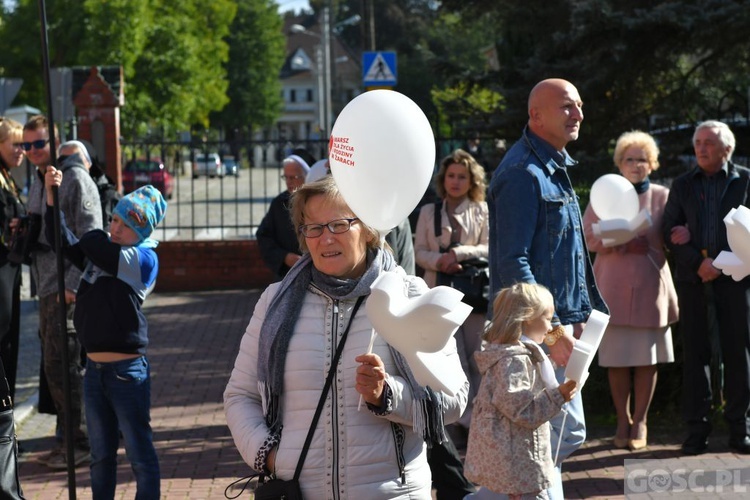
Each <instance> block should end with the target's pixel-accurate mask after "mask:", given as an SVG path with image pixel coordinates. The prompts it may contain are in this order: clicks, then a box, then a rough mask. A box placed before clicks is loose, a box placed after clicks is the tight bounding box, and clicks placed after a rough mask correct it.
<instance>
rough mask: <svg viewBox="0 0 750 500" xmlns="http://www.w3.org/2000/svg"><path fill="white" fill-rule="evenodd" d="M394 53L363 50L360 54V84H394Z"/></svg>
mask: <svg viewBox="0 0 750 500" xmlns="http://www.w3.org/2000/svg"><path fill="white" fill-rule="evenodd" d="M396 75H397V70H396V53H395V52H364V53H363V54H362V84H363V85H364V86H365V87H373V86H381V87H382V86H394V85H396V81H397V78H396Z"/></svg>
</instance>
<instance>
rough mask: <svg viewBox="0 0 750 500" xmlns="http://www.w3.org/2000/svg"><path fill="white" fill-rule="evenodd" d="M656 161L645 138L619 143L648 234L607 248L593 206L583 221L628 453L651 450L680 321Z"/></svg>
mask: <svg viewBox="0 0 750 500" xmlns="http://www.w3.org/2000/svg"><path fill="white" fill-rule="evenodd" d="M658 157H659V148H658V147H657V146H656V142H655V141H654V139H653V137H651V136H650V135H649V134H646V133H645V132H640V131H632V132H626V133H624V134H622V135H621V136H620V138H619V139H618V140H617V145H616V146H615V154H614V161H615V165H617V168H618V169H619V170H620V173H621V174H622V175H623V177H625V178H626V179H627V180H629V181H630V182H631V183H633V186H634V187H635V190H636V192H637V193H638V200H639V203H640V209H641V210H642V209H644V208H645V209H646V210H648V211H649V213H650V214H651V220H652V221H653V224H652V226H651V227H650V228H649V229H647V230H646V231H643V232H642V233H641V234H639V235H638V236H637V237H636V238H634V239H633V240H631V241H629V242H628V243H626V244H624V245H617V246H613V247H605V246H604V245H603V244H602V240H601V239H600V238H598V237H596V236H595V235H594V233H593V231H592V228H591V225H592V224H593V223H596V222H598V221H599V219H598V217H597V216H596V214H595V213H594V210H593V209H592V208H591V205H589V206H588V207H587V208H586V213H585V214H584V217H583V223H584V228H585V232H586V243H587V244H588V247H589V250H591V251H592V252H596V254H597V255H596V260H595V261H594V275H595V276H596V283H597V285H598V286H599V289H600V290H601V293H602V297H603V298H604V300H605V301H606V303H607V305H608V306H609V309H610V313H611V317H610V321H609V326H608V327H607V331H606V332H605V334H604V338H603V339H602V343H601V345H600V347H599V365H600V366H603V367H607V368H608V373H609V386H610V390H611V391H612V401H613V402H614V405H615V410H616V412H617V431H616V434H615V438H614V444H615V447H617V448H630V449H631V450H638V449H641V448H644V447H645V446H646V444H647V433H648V430H647V427H646V417H647V414H648V408H649V406H650V405H651V399H652V397H653V395H654V389H655V388H656V379H657V364H659V363H671V362H673V361H674V354H673V352H672V333H671V330H670V327H669V325H670V324H672V323H674V322H675V321H677V317H678V310H677V295H676V293H675V288H674V284H673V283H672V275H671V273H670V271H669V265H668V264H667V260H666V257H665V255H664V241H663V239H662V236H661V231H660V228H661V219H662V215H663V213H664V206H665V205H666V203H667V195H668V194H669V190H668V189H667V188H665V187H663V186H658V185H655V184H651V183H650V182H649V178H648V176H649V174H650V173H651V172H652V171H654V170H656V169H657V168H659V161H658ZM631 372H632V380H633V381H632V383H631ZM631 390H632V392H633V397H634V403H635V404H634V410H633V413H632V415H631V413H630V394H631Z"/></svg>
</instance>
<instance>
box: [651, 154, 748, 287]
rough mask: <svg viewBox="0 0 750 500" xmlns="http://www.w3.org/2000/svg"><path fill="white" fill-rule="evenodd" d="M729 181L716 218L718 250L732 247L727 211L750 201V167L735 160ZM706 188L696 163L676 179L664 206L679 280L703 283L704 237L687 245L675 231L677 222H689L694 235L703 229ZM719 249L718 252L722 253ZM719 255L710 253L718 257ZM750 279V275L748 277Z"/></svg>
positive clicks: (667, 238) (664, 227)
mask: <svg viewBox="0 0 750 500" xmlns="http://www.w3.org/2000/svg"><path fill="white" fill-rule="evenodd" d="M727 167H728V171H727V183H726V186H725V188H724V192H723V194H722V196H721V202H720V203H721V206H720V207H719V211H718V213H717V215H718V218H719V220H717V221H713V222H714V226H715V227H716V228H717V231H718V233H719V234H718V235H717V236H718V237H717V240H718V251H722V250H726V251H730V250H731V249H730V248H729V243H728V242H727V228H726V225H725V224H724V217H725V216H726V215H727V213H728V212H729V211H730V210H731V209H733V208H737V207H739V206H740V205H745V206H750V205H748V198H749V196H748V195H750V170H748V169H747V168H745V167H742V166H739V165H735V164H734V163H732V162H731V161H730V162H729V163H728V164H727ZM702 193H703V188H702V186H701V174H700V167H695V168H694V169H693V170H691V171H690V172H687V173H685V174H682V175H681V176H679V177H677V179H675V180H674V182H673V183H672V187H671V188H670V191H669V198H667V206H666V208H665V209H664V219H663V223H662V230H663V233H664V241H665V242H666V244H667V247H668V248H669V249H670V250H671V251H672V254H673V255H674V260H675V282H677V283H700V282H701V279H700V277H699V276H698V273H697V272H698V268H699V267H700V265H701V262H702V261H703V259H704V256H703V255H702V254H701V251H702V249H701V248H699V247H700V246H701V245H700V239H699V238H696V237H692V238H691V240H690V241H689V242H688V243H687V244H685V245H674V244H672V243H671V238H670V235H671V232H672V228H673V227H675V226H683V225H685V224H687V226H688V229H689V231H690V234H691V235H699V234H702V233H703V225H704V224H705V222H706V221H704V220H703V216H702V213H701V212H702V211H701V203H702V199H703V196H702ZM718 251H717V255H718ZM717 255H707V256H708V257H710V258H712V259H715V258H716V256H717ZM718 279H719V280H729V279H732V278H730V277H729V276H724V275H721V276H720V277H719V278H718ZM745 279H746V280H747V279H750V278H745Z"/></svg>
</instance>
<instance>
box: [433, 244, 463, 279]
mask: <svg viewBox="0 0 750 500" xmlns="http://www.w3.org/2000/svg"><path fill="white" fill-rule="evenodd" d="M461 269H463V268H462V267H461V264H459V263H458V259H457V258H456V254H455V253H453V251H452V250H450V251H448V252H445V253H444V254H441V255H440V258H439V259H438V261H437V270H438V271H440V272H441V273H446V274H456V273H457V272H460V271H461Z"/></svg>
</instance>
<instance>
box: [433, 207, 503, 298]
mask: <svg viewBox="0 0 750 500" xmlns="http://www.w3.org/2000/svg"><path fill="white" fill-rule="evenodd" d="M442 208H443V202H442V201H438V202H436V203H435V214H434V217H433V219H434V223H435V238H439V237H440V235H441V234H442V232H443V230H442V228H441V227H440V210H442ZM452 246H453V245H451V246H449V247H448V248H442V247H440V251H441V252H442V253H445V252H447V251H448V250H450V249H451V248H452ZM461 267H462V268H463V270H462V271H461V272H459V273H456V274H447V273H441V272H440V271H438V272H437V283H436V284H437V285H443V286H449V287H451V288H455V289H456V290H458V291H459V292H461V293H463V294H464V297H463V299H461V301H462V302H464V303H465V304H468V305H470V306H471V307H473V308H474V312H487V306H488V304H489V297H490V264H489V262H488V261H487V259H484V258H481V257H474V258H471V259H466V260H463V261H461Z"/></svg>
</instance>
